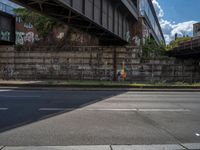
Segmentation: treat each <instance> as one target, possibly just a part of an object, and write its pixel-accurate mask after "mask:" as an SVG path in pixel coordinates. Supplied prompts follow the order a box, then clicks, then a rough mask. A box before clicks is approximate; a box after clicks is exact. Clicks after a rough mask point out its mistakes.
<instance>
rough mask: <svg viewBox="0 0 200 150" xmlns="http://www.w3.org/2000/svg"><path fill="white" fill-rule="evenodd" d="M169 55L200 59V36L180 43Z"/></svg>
mask: <svg viewBox="0 0 200 150" xmlns="http://www.w3.org/2000/svg"><path fill="white" fill-rule="evenodd" d="M169 55H170V56H172V57H177V58H183V59H200V38H198V39H194V40H191V41H188V42H183V43H181V44H179V46H178V47H175V48H174V49H173V50H172V51H170V52H169Z"/></svg>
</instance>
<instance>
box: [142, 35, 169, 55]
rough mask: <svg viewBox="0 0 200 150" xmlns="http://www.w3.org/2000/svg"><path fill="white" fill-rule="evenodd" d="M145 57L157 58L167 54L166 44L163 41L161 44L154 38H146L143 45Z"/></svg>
mask: <svg viewBox="0 0 200 150" xmlns="http://www.w3.org/2000/svg"><path fill="white" fill-rule="evenodd" d="M142 49H143V57H145V58H149V57H151V58H157V57H160V56H165V55H166V50H165V44H164V42H162V43H161V44H160V45H158V44H157V43H156V41H155V40H154V39H152V38H149V39H147V40H146V42H145V44H144V45H143V48H142Z"/></svg>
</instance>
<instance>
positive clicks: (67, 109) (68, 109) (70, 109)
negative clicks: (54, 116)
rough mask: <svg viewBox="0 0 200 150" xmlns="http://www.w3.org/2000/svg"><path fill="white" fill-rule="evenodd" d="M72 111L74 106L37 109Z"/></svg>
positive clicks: (41, 109)
mask: <svg viewBox="0 0 200 150" xmlns="http://www.w3.org/2000/svg"><path fill="white" fill-rule="evenodd" d="M64 110H65V111H72V110H75V109H74V108H40V109H39V111H64Z"/></svg>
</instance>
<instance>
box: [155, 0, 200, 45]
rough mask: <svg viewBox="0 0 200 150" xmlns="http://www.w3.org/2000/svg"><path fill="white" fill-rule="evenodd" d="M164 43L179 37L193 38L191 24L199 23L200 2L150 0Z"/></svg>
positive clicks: (194, 0)
mask: <svg viewBox="0 0 200 150" xmlns="http://www.w3.org/2000/svg"><path fill="white" fill-rule="evenodd" d="M152 1H153V4H154V6H155V8H156V11H157V14H158V17H159V20H160V24H161V27H162V29H163V32H164V36H165V39H166V42H167V43H169V42H170V41H171V40H173V39H174V35H175V34H176V33H177V34H178V35H179V36H183V35H189V36H193V24H194V23H196V22H200V13H199V11H200V0H152Z"/></svg>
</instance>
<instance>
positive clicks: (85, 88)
mask: <svg viewBox="0 0 200 150" xmlns="http://www.w3.org/2000/svg"><path fill="white" fill-rule="evenodd" d="M0 89H12V90H54V91H59V90H62V91H123V92H129V91H130V92H200V88H167V87H165V88H163V87H162V88H156V87H152V88H149V87H148V88H144V87H141V88H136V87H135V88H133V87H132V88H125V87H124V88H120V87H118V88H117V87H114V88H113V87H70V86H32V85H28V86H19V85H6V86H2V85H0Z"/></svg>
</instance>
